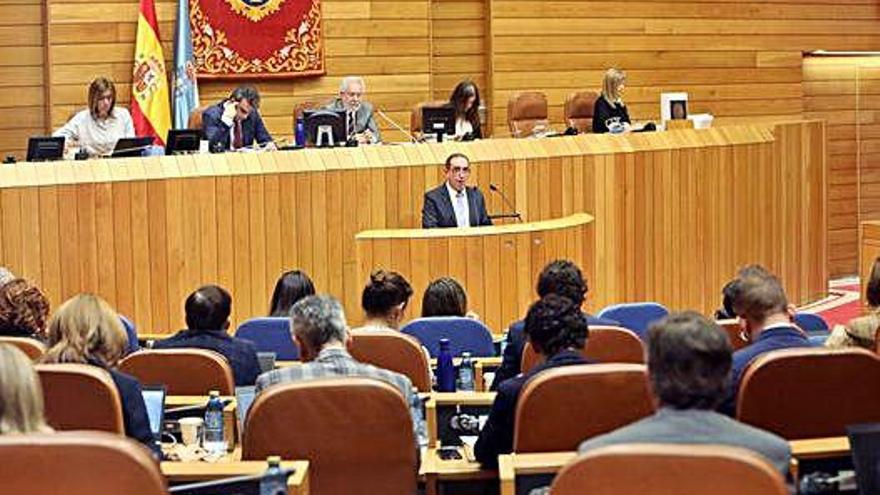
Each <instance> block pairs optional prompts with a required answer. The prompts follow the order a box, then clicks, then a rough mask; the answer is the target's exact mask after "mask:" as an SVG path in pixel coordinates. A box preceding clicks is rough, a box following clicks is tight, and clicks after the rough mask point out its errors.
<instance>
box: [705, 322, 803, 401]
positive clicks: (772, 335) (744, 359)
mask: <svg viewBox="0 0 880 495" xmlns="http://www.w3.org/2000/svg"><path fill="white" fill-rule="evenodd" d="M798 347H811V344H810V340H809V339H808V338H807V336H806V335H805V334H804V332H802V331H801V330H800V329H799V328H797V327H794V326H790V327H777V328H771V329H770V330H765V331H763V332H761V334H760V335H758V338H757V339H756V340H755V341H754V342H752V343H751V344H749V345H747V346H746V347H743V348H742V349H740V350H738V351H736V352H734V353H733V363H732V364H731V367H730V385H729V386H728V389H727V397H725V399H724V402H723V403H722V404H721V406H720V407H719V412H722V413H724V414H726V415H728V416H730V417H734V416H736V395H737V393H738V392H739V384H740V381H741V380H742V376H743V373H745V371H746V368H748V366H749V364H751V362H752V361H754V360H755V358H757V357H758V356H760V355H762V354H766V353H768V352H770V351H775V350H779V349H793V348H798Z"/></svg>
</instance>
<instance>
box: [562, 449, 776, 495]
mask: <svg viewBox="0 0 880 495" xmlns="http://www.w3.org/2000/svg"><path fill="white" fill-rule="evenodd" d="M550 493H551V494H553V495H575V494H576V495H581V494H585V493H589V494H590V495H619V494H623V493H633V494H634V493H638V494H639V495H680V494H684V493H700V494H712V495H741V494H744V493H748V494H749V495H785V494H786V493H788V491H787V490H786V488H785V482H784V481H783V479H782V475H780V474H779V472H777V471H776V470H775V469H774V468H773V466H771V465H770V463H769V462H767V461H766V460H765V459H764V458H763V457H761V456H760V455H758V454H755V453H753V452H751V451H748V450H745V449H742V448H739V447H730V446H726V445H662V444H650V445H649V444H629V445H612V446H608V447H602V448H599V449H596V450H593V451H590V452H587V453H586V454H583V455H580V456H578V457H577V458H575V459H574V460H573V461H571V462H569V463H568V464H566V465H565V466H564V467H563V468H562V470H561V471H560V472H559V474H558V475H557V476H556V478H555V479H554V480H553V485H552V486H551V488H550Z"/></svg>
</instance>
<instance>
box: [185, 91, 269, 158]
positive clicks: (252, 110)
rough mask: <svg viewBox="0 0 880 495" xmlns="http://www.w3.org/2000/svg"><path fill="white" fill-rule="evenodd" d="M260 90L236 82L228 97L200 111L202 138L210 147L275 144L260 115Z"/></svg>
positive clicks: (234, 148) (245, 146) (229, 148)
mask: <svg viewBox="0 0 880 495" xmlns="http://www.w3.org/2000/svg"><path fill="white" fill-rule="evenodd" d="M259 108H260V93H259V92H258V91H257V88H255V87H253V86H239V87H237V88H235V89H234V90H233V91H232V93H231V94H230V95H229V97H228V98H225V99H224V100H223V101H221V102H220V103H218V104H216V105H214V106H212V107H209V108H208V109H207V110H205V111H204V113H203V114H202V138H204V139H207V140H208V146H209V148H210V149H211V151H228V150H238V149H241V148H254V144H255V143H256V145H258V146H266V145H268V147H269V148H274V144H273V143H274V142H273V141H272V135H271V134H269V131H268V130H266V125H265V124H264V123H263V118H262V117H260V112H259Z"/></svg>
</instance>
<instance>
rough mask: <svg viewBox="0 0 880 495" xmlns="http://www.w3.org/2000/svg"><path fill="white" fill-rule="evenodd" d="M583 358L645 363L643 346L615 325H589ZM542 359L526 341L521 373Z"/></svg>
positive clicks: (629, 332)
mask: <svg viewBox="0 0 880 495" xmlns="http://www.w3.org/2000/svg"><path fill="white" fill-rule="evenodd" d="M583 355H584V357H585V358H587V359H589V360H591V361H595V362H597V363H633V364H645V346H644V345H642V340H641V339H640V338H639V336H638V335H636V334H635V333H634V332H633V331H632V330H628V329H626V328H623V327H616V326H594V327H590V336H589V338H588V339H587V345H585V346H584V352H583ZM542 361H543V356H541V355H539V354H538V353H536V352H535V348H534V347H532V345H531V344H530V343H528V342H526V345H525V347H523V355H522V362H521V366H520V369H521V370H522V371H523V373H525V372H527V371H529V370H531V369H532V368H534V367H535V366H536V365H537V364H538V363H540V362H542Z"/></svg>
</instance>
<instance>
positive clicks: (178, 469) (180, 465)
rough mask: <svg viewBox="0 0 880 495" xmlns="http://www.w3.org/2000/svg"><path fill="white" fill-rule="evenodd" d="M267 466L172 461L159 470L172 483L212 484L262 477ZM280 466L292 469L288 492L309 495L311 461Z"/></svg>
mask: <svg viewBox="0 0 880 495" xmlns="http://www.w3.org/2000/svg"><path fill="white" fill-rule="evenodd" d="M267 466H268V465H267V464H266V462H264V461H233V462H213V463H212V462H169V461H164V462H162V463H161V465H160V467H161V469H162V474H163V475H165V478H166V479H167V480H168V483H169V484H180V483H195V482H198V481H211V480H218V479H222V478H230V477H234V476H249V475H254V474H262V473H263V472H264V471H265V470H266V468H267ZM281 467H283V468H287V469H293V470H294V472H293V474H292V475H291V476H290V478H288V479H287V493H289V494H291V495H308V493H309V461H283V462H282V463H281Z"/></svg>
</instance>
